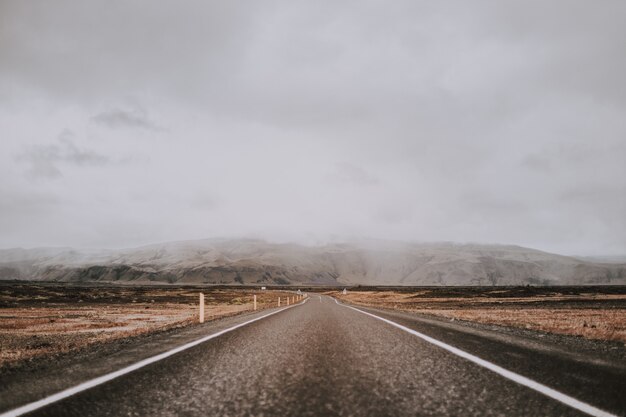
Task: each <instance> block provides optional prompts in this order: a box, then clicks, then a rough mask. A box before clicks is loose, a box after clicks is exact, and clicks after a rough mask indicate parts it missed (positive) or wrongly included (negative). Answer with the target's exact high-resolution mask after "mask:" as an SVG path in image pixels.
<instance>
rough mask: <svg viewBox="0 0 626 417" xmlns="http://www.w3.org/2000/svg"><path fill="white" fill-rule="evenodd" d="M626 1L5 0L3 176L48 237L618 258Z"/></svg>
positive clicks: (625, 147) (624, 154) (33, 238)
mask: <svg viewBox="0 0 626 417" xmlns="http://www.w3.org/2000/svg"><path fill="white" fill-rule="evenodd" d="M625 18H626V4H625V3H624V2H620V1H617V0H609V1H607V2H603V3H602V5H598V4H590V3H589V2H588V1H585V0H574V1H571V0H555V1H551V2H545V1H538V0H531V1H526V2H520V1H513V0H505V1H500V2H491V1H487V0H484V1H482V0H481V1H475V2H471V3H468V2H463V1H453V2H451V3H425V2H414V1H408V0H407V1H402V0H401V1H397V2H393V3H392V4H389V3H385V2H379V1H369V0H368V1H359V2H354V1H348V2H342V3H341V4H338V3H337V2H332V1H318V2H299V1H295V2H293V1H289V2H287V1H281V0H275V1H264V2H256V1H244V2H228V3H217V2H203V1H199V0H198V1H189V2H185V3H184V4H183V5H179V4H177V5H175V6H174V5H172V4H170V3H161V2H159V3H154V2H149V1H145V0H135V1H130V2H113V3H110V2H109V3H106V4H104V3H102V4H99V3H95V2H80V1H76V0H62V1H60V2H55V3H54V5H51V4H47V3H45V2H23V1H14V0H9V1H3V2H1V3H0V131H2V132H9V134H8V135H4V136H3V140H2V142H1V143H0V175H1V176H2V178H3V181H4V183H5V187H6V190H5V191H6V193H8V194H7V195H9V194H10V195H14V194H16V193H18V194H19V193H22V194H25V195H30V194H33V195H39V193H44V194H46V195H51V196H54V198H55V199H56V201H57V202H58V203H57V204H56V205H55V210H54V216H53V215H52V214H50V215H45V214H44V215H40V216H39V217H38V219H39V220H38V221H40V222H43V223H45V224H47V225H48V227H47V229H46V230H51V231H52V230H55V231H57V233H56V234H55V235H54V236H57V237H58V239H59V242H58V244H59V245H71V244H76V245H94V246H102V245H109V246H130V245H133V244H141V243H150V242H153V241H163V240H170V239H187V238H196V237H197V238H202V237H208V236H218V235H219V236H257V237H266V238H270V239H277V240H281V239H282V240H292V239H293V240H299V239H303V240H307V241H309V240H314V241H323V240H324V239H325V238H327V237H328V236H334V237H337V236H347V237H352V236H364V237H368V236H369V237H375V238H385V239H403V240H456V241H459V240H460V241H477V242H494V241H496V242H505V243H517V244H522V245H528V246H534V247H538V248H542V249H547V250H553V251H559V252H564V253H579V254H585V253H589V254H591V253H618V252H626V217H624V216H623V212H624V199H623V198H622V197H621V196H620V193H621V195H623V194H624V193H623V190H624V189H625V188H626V164H624V161H625V160H626V142H625V141H624V137H626V122H625V120H626V119H625V118H624V117H623V115H624V112H625V111H626V83H624V82H623V74H624V73H626V54H624V53H623V51H624V45H625V42H626V28H625V26H624V24H623V22H624V19H625ZM129 98H130V99H129ZM164 126H165V127H167V129H163V128H162V127H164ZM64 128H69V129H71V130H72V131H73V132H76V134H75V135H74V136H72V137H68V138H66V139H61V140H56V141H53V142H52V143H46V142H43V143H42V142H37V141H38V140H40V139H41V138H49V137H51V136H50V132H53V133H54V132H59V131H61V130H62V129H64ZM5 137H8V139H5ZM38 138H39V139H38ZM16 154H21V155H22V156H21V157H20V158H19V160H15V159H14V155H16ZM120 160H128V161H129V163H125V164H118V163H115V161H120ZM87 166H97V167H99V169H84V168H85V167H87ZM24 169H27V171H28V172H29V175H30V176H31V177H36V178H55V177H56V178H59V177H60V176H62V180H59V181H25V180H24V178H23V177H24V175H23V173H24ZM94 184H99V185H100V186H99V187H94ZM41 230H43V228H39V229H37V228H32V230H23V232H22V235H19V234H13V235H11V237H10V238H9V237H6V238H4V236H8V235H7V234H3V233H2V232H3V230H0V246H1V245H4V246H12V245H16V244H22V245H38V244H39V242H41V241H43V240H46V241H48V240H47V238H45V239H44V237H43V236H42V233H43V232H42V231H41ZM50 233H51V234H50V236H53V235H52V232H50Z"/></svg>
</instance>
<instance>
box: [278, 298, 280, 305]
mask: <svg viewBox="0 0 626 417" xmlns="http://www.w3.org/2000/svg"><path fill="white" fill-rule="evenodd" d="M278 307H280V297H278Z"/></svg>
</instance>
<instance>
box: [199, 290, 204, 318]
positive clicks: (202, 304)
mask: <svg viewBox="0 0 626 417" xmlns="http://www.w3.org/2000/svg"><path fill="white" fill-rule="evenodd" d="M198 321H199V322H200V323H204V293H200V317H199V319H198Z"/></svg>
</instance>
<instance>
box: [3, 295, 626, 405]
mask: <svg viewBox="0 0 626 417" xmlns="http://www.w3.org/2000/svg"><path fill="white" fill-rule="evenodd" d="M381 319H382V320H381ZM252 320H254V321H252ZM220 326H221V327H220ZM194 332H195V333H193V334H187V335H185V334H183V335H181V336H178V339H176V340H168V341H167V343H165V342H163V343H162V344H160V343H152V344H151V345H150V346H145V347H135V348H134V349H130V350H129V352H128V353H124V352H123V351H122V352H121V353H117V354H116V356H111V357H110V358H100V359H99V360H97V361H94V362H93V364H92V366H91V367H90V365H89V364H83V365H82V367H78V368H68V369H67V370H66V371H65V372H64V374H65V375H58V378H56V379H53V378H55V377H54V376H53V375H43V376H42V377H41V378H40V379H39V381H38V382H35V383H32V382H30V383H25V382H24V380H22V381H17V382H15V381H11V384H8V385H10V386H8V387H5V388H2V387H0V395H2V396H5V399H4V400H0V407H1V408H0V417H4V416H11V415H29V416H30V415H32V416H422V415H429V416H430V415H437V416H490V415H494V416H584V415H605V416H611V415H626V364H623V363H616V364H608V363H605V362H603V361H597V360H586V359H585V357H581V356H579V355H576V353H575V352H574V353H568V352H567V351H565V350H561V349H558V348H554V349H552V348H547V347H546V346H545V345H544V344H541V343H538V342H537V343H536V342H535V341H533V340H526V339H524V338H523V337H520V336H514V335H507V334H497V333H496V332H490V331H488V330H485V329H480V328H477V327H471V326H462V325H459V324H457V323H449V322H446V321H443V320H434V319H428V318H424V317H419V316H417V315H411V314H408V313H396V312H389V311H383V310H374V309H366V308H361V307H359V308H358V310H357V309H355V308H353V307H350V306H346V305H341V304H340V303H338V302H336V301H335V300H334V299H332V298H330V297H325V296H318V295H311V297H310V298H308V299H307V300H306V301H305V302H303V303H301V304H298V305H294V306H290V307H288V308H283V309H274V310H272V311H267V310H266V311H262V312H257V313H254V314H250V315H244V316H238V317H234V318H229V319H227V320H218V321H217V322H216V323H213V324H210V323H207V324H206V325H203V326H198V327H197V328H196V329H195V330H194ZM185 338H187V339H185ZM177 344H178V345H177ZM180 346H184V348H182V349H181V348H180ZM176 348H178V350H174V351H173V350H172V349H176ZM156 355H161V356H158V357H155V356H156ZM150 358H152V359H150ZM141 361H144V362H141ZM138 363H139V365H137V364H138ZM122 365H123V366H122ZM133 366H134V368H133ZM120 369H122V372H119V370H120ZM105 371H106V372H105ZM116 371H117V372H118V374H115V372H116ZM90 372H91V373H90ZM68 374H69V375H68ZM89 375H91V376H90V377H89V378H87V376H89ZM85 378H86V379H85ZM97 378H101V379H99V380H98V379H97ZM516 378H517V379H516ZM47 381H54V383H53V382H50V383H48V382H47ZM59 381H60V382H59ZM94 381H95V382H94ZM51 384H52V385H54V384H57V385H58V387H57V388H55V387H54V386H52V387H48V386H49V385H51ZM21 386H26V387H29V389H27V390H23V389H21ZM54 389H56V391H57V392H58V391H61V392H64V393H65V394H62V395H57V396H56V397H55V396H54V394H55V392H46V390H48V391H50V390H54ZM72 389H73V391H71V390H72ZM68 390H70V391H68ZM18 391H19V392H20V395H21V396H18V395H17V394H16V393H17V392H18ZM44 393H45V394H46V395H43V394H44ZM70 394H71V395H70ZM8 395H12V396H14V398H15V401H13V402H16V403H14V404H12V403H11V399H8V400H7V398H8V397H7V396H8ZM29 395H30V397H29ZM37 396H39V397H37ZM18 397H19V398H18ZM36 397H37V398H36ZM37 401H39V402H37ZM28 404H30V408H27V407H28ZM20 407H22V408H20ZM10 410H14V411H10ZM2 411H4V414H2Z"/></svg>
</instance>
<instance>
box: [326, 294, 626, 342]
mask: <svg viewBox="0 0 626 417" xmlns="http://www.w3.org/2000/svg"><path fill="white" fill-rule="evenodd" d="M607 292H608V293H607ZM611 292H614V293H611ZM329 295H332V296H334V297H336V298H338V299H340V300H342V301H346V302H348V303H351V304H355V305H362V306H369V307H378V308H386V309H394V310H401V311H408V312H414V313H420V314H427V315H432V316H437V317H443V318H447V319H454V320H466V321H472V322H478V323H484V324H493V325H502V326H510V327H518V328H524V329H529V330H538V331H542V332H549V333H557V334H564V335H574V336H582V337H585V338H588V339H599V340H612V341H620V342H624V343H626V293H625V291H623V289H616V290H615V291H611V290H609V291H605V292H603V293H598V292H595V291H593V290H592V289H585V288H584V287H582V288H581V289H580V290H578V291H560V290H559V289H558V288H557V289H555V288H552V289H549V290H539V291H528V292H526V291H520V289H519V288H517V289H513V288H504V289H500V288H492V289H484V290H472V291H469V292H463V291H441V290H429V289H422V290H416V291H408V292H407V291H359V290H354V291H349V292H348V294H346V295H343V294H342V293H341V292H330V293H329Z"/></svg>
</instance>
